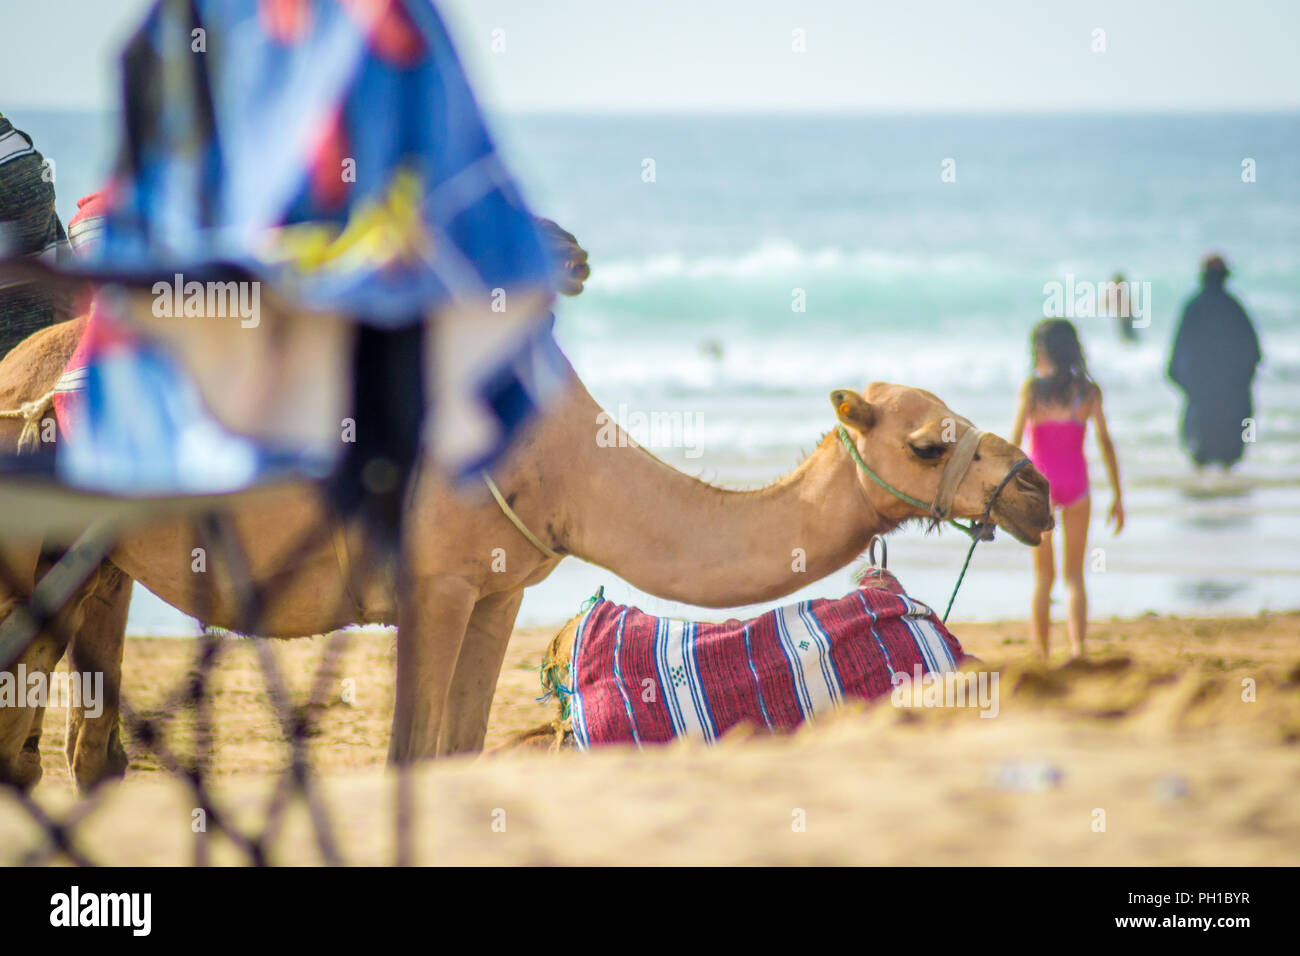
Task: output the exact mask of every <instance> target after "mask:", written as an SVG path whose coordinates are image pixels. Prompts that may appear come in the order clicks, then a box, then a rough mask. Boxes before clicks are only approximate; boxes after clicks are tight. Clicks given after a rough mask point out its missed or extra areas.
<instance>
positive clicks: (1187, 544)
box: [7, 110, 1300, 634]
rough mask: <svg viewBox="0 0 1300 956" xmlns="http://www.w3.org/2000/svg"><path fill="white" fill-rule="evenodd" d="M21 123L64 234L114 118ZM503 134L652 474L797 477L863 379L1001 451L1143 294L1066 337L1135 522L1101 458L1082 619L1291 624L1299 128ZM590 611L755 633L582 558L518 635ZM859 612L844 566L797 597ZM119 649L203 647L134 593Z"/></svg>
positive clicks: (1003, 559) (933, 573)
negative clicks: (1207, 319)
mask: <svg viewBox="0 0 1300 956" xmlns="http://www.w3.org/2000/svg"><path fill="white" fill-rule="evenodd" d="M7 115H9V116H10V117H11V119H12V120H13V121H14V123H15V124H16V125H18V126H19V127H20V128H23V129H25V130H27V131H28V132H29V133H31V134H32V135H33V136H34V137H35V138H36V141H37V145H38V147H39V148H40V149H42V151H43V152H45V154H46V155H47V156H50V157H52V158H54V160H55V162H56V174H57V178H56V187H57V190H58V201H59V209H60V212H61V213H62V215H63V216H64V217H65V219H66V218H67V217H68V216H70V215H71V214H72V213H73V211H74V210H75V200H76V197H77V196H79V195H81V194H83V193H85V192H89V191H91V190H92V189H94V188H96V186H97V184H98V183H99V182H101V181H102V178H103V176H104V174H105V172H106V171H107V169H108V168H109V166H110V160H111V150H110V144H111V141H112V133H111V130H112V120H111V117H108V116H103V115H97V114H96V115H83V114H69V113H47V112H32V111H28V112H24V111H21V110H19V111H15V112H13V113H9V114H7ZM494 129H495V131H496V133H497V136H498V140H499V142H500V145H501V148H502V152H503V154H504V156H505V158H506V161H507V163H508V165H509V166H510V167H511V169H512V170H514V172H515V173H516V175H517V176H518V178H519V179H520V181H521V183H522V184H523V187H524V191H525V195H526V196H527V198H528V200H529V202H530V204H531V205H532V206H533V208H534V210H535V211H536V212H537V213H538V214H540V215H545V216H548V217H550V218H553V219H555V220H556V221H558V222H559V223H560V224H561V225H563V226H564V227H565V228H567V229H569V230H570V231H571V232H573V233H574V234H575V235H577V237H578V238H579V240H580V241H581V242H582V244H583V246H584V247H585V248H586V249H587V250H588V251H589V252H590V255H591V266H592V277H591V280H590V281H589V283H588V285H587V288H586V291H585V292H584V293H583V294H582V295H581V296H579V297H577V298H575V299H565V300H562V301H561V302H560V303H559V305H558V307H557V309H556V312H557V337H558V339H559V341H560V344H561V345H562V347H563V348H564V350H565V351H566V353H567V354H568V356H569V358H570V359H571V360H572V362H573V364H574V366H575V368H576V369H577V371H578V373H579V375H580V376H581V377H582V379H583V381H584V382H585V383H586V384H587V386H588V388H589V389H590V390H591V391H592V393H593V394H594V395H595V397H596V398H597V400H599V401H600V402H601V403H602V404H604V405H605V407H606V408H608V409H610V410H611V411H615V410H618V409H620V407H621V408H622V409H624V410H625V411H626V412H627V413H629V414H631V413H634V412H642V413H652V412H659V413H672V412H681V413H683V414H684V415H686V416H688V417H687V418H685V419H684V421H689V422H691V423H692V424H693V426H694V427H693V429H692V430H691V433H690V434H689V435H682V434H678V435H675V436H668V437H669V438H670V439H672V440H671V441H670V442H668V444H667V445H665V446H663V447H656V446H655V445H654V444H653V443H652V444H651V450H652V451H653V452H655V453H656V454H658V455H659V456H660V457H662V458H663V459H664V460H666V461H668V462H669V463H670V464H672V465H674V466H675V467H678V468H680V469H681V470H683V471H686V472H688V473H691V474H694V475H697V476H699V477H701V478H704V479H705V480H708V481H711V482H714V483H716V484H719V485H723V486H726V487H736V488H743V487H755V486H759V485H762V484H766V483H768V482H770V481H772V480H774V479H775V478H777V477H778V476H780V475H781V474H783V473H785V472H786V471H788V470H790V469H791V468H792V467H793V466H794V465H795V464H796V463H797V462H798V460H799V459H800V458H801V457H802V455H803V454H804V453H806V452H807V451H809V450H811V448H812V447H813V446H814V445H815V443H816V441H817V440H818V438H819V436H820V435H821V434H823V433H824V432H825V431H826V430H827V429H828V428H829V427H831V425H832V423H833V419H832V411H831V408H830V403H829V401H828V399H827V393H828V392H829V391H830V390H831V389H833V388H838V387H854V388H861V387H863V386H864V385H866V384H867V383H868V382H871V381H875V380H884V381H893V382H901V383H905V384H909V385H916V386H921V387H923V388H927V389H930V390H931V391H933V392H935V393H936V394H938V395H939V396H940V397H941V398H943V399H944V400H945V401H946V402H947V403H948V405H949V406H950V407H952V408H953V409H954V410H955V411H957V412H959V413H960V414H963V415H965V416H967V417H969V418H970V419H972V420H973V421H975V422H976V423H977V424H979V425H980V426H981V427H983V428H986V429H988V430H992V431H995V432H997V433H999V434H1003V435H1005V434H1007V433H1008V432H1009V430H1010V428H1011V423H1012V417H1013V414H1014V411H1015V399H1016V392H1017V388H1018V386H1019V384H1020V383H1021V382H1022V381H1023V380H1024V378H1025V376H1026V375H1027V374H1028V372H1029V346H1028V338H1029V331H1030V329H1031V328H1032V326H1033V325H1034V323H1035V322H1037V321H1038V320H1039V319H1041V318H1042V317H1043V313H1044V303H1045V299H1046V294H1045V286H1047V285H1048V284H1049V283H1060V284H1062V285H1065V284H1067V283H1069V284H1077V283H1084V282H1105V281H1107V280H1109V279H1110V278H1111V277H1112V276H1113V275H1115V274H1116V273H1123V275H1124V276H1125V278H1126V279H1127V280H1128V281H1129V282H1131V283H1142V284H1143V285H1142V288H1143V289H1145V290H1149V301H1147V300H1144V306H1145V307H1146V308H1147V314H1146V316H1145V318H1144V320H1143V321H1144V322H1148V321H1149V325H1147V327H1146V328H1143V329H1141V330H1140V332H1139V339H1138V341H1137V342H1136V343H1133V344H1130V343H1126V342H1124V341H1123V340H1122V339H1121V338H1120V336H1119V334H1118V332H1117V326H1116V321H1115V320H1114V319H1112V318H1095V317H1086V316H1080V317H1077V318H1076V319H1075V325H1076V326H1077V327H1078V329H1079V332H1080V335H1081V337H1082V340H1083V343H1084V347H1085V350H1086V352H1087V355H1088V359H1089V363H1090V366H1091V369H1092V372H1093V374H1094V377H1095V378H1096V379H1097V381H1098V382H1099V383H1100V385H1101V387H1102V389H1103V392H1104V395H1105V407H1106V412H1107V417H1108V420H1109V422H1110V427H1111V433H1112V436H1113V438H1114V440H1115V443H1116V447H1117V450H1118V456H1119V462H1120V468H1121V473H1122V475H1123V481H1124V493H1125V504H1126V509H1127V512H1128V526H1127V527H1126V528H1125V530H1124V532H1123V534H1121V535H1119V536H1112V535H1111V534H1110V531H1109V529H1108V528H1106V527H1105V525H1104V523H1103V519H1104V516H1105V513H1106V511H1107V509H1108V508H1109V502H1110V495H1109V491H1108V489H1107V488H1106V476H1105V474H1104V470H1103V469H1102V467H1101V460H1100V455H1099V454H1098V453H1097V450H1096V446H1095V442H1094V440H1093V438H1092V437H1090V438H1089V443H1088V449H1089V453H1090V465H1091V472H1092V474H1091V477H1092V481H1093V486H1094V494H1093V501H1094V504H1093V526H1092V536H1091V538H1090V544H1089V548H1090V550H1092V549H1097V548H1099V549H1102V551H1103V554H1102V555H1101V558H1100V560H1093V561H1091V562H1090V563H1092V564H1093V565H1094V566H1096V567H1098V568H1100V567H1101V565H1102V564H1104V570H1095V571H1093V572H1091V573H1090V574H1089V577H1088V589H1089V598H1090V605H1091V613H1092V615H1093V616H1094V617H1109V616H1112V615H1124V616H1128V615H1139V614H1143V613H1147V612H1155V613H1158V614H1180V615H1229V614H1252V613H1255V612H1258V611H1261V610H1264V609H1273V610H1277V609H1290V608H1300V322H1298V321H1297V320H1298V319H1300V116H1297V115H1294V114H1287V115H1249V116H1226V115H1225V116H1217V115H1088V116H1069V117H1057V116H971V115H966V116H937V115H926V116H831V115H826V116H806V117H795V116H785V115H782V116H776V115H773V116H745V117H722V116H692V117H671V116H654V115H645V116H618V117H616V116H583V115H562V116H536V115H533V116H501V117H496V118H495V119H494ZM1247 180H1252V181H1247ZM1210 250H1216V251H1220V252H1222V253H1223V254H1224V255H1225V257H1226V258H1227V259H1228V262H1229V264H1230V266H1231V267H1232V270H1233V276H1232V279H1231V280H1230V283H1229V288H1230V289H1231V290H1232V291H1233V292H1234V293H1235V294H1236V295H1237V296H1238V297H1239V298H1240V299H1241V301H1242V303H1243V304H1244V305H1245V307H1246V309H1247V311H1248V312H1249V313H1250V315H1251V317H1252V319H1253V320H1254V322H1255V324H1256V327H1257V329H1258V331H1259V335H1260V339H1261V343H1262V348H1263V351H1264V355H1265V362H1264V365H1263V366H1262V368H1261V370H1260V373H1259V376H1258V378H1257V379H1256V386H1255V402H1256V406H1255V417H1256V441H1255V442H1254V443H1252V444H1251V445H1249V446H1248V448H1247V453H1246V458H1245V461H1244V462H1243V463H1242V465H1240V466H1239V467H1238V469H1236V470H1235V471H1234V472H1233V475H1232V477H1231V479H1230V480H1229V481H1227V482H1219V483H1217V484H1216V483H1208V482H1205V481H1203V480H1196V479H1194V478H1193V477H1192V472H1191V467H1190V464H1189V462H1188V460H1187V458H1186V456H1185V455H1184V454H1183V453H1182V451H1181V450H1180V448H1179V445H1178V437H1177V425H1178V420H1179V416H1180V397H1179V395H1178V393H1177V392H1176V391H1175V390H1174V388H1173V387H1172V386H1171V385H1170V384H1169V383H1168V381H1167V380H1166V379H1165V376H1164V367H1165V363H1166V361H1167V358H1168V352H1169V347H1170V343H1171V340H1172V336H1173V333H1174V329H1175V326H1176V323H1177V320H1178V316H1179V313H1180V311H1181V308H1182V304H1183V303H1184V301H1185V300H1186V299H1187V298H1188V297H1189V296H1190V295H1192V294H1193V293H1194V291H1195V290H1196V287H1197V266H1198V261H1199V259H1200V257H1201V256H1202V255H1203V254H1204V253H1206V252H1207V251H1210ZM796 302H801V304H802V305H803V310H802V311H796V310H795V309H794V308H793V307H792V306H793V305H794V304H795V303H796ZM651 437H652V438H654V437H655V436H651ZM660 437H662V436H660ZM1058 537H1059V536H1058ZM965 546H966V539H965V538H964V537H962V536H960V535H957V534H955V533H952V532H948V533H943V534H925V533H923V531H922V529H920V528H910V529H905V530H903V531H900V532H899V533H898V534H896V535H895V536H894V537H893V538H892V539H891V543H890V567H891V569H892V570H894V571H895V572H896V573H897V574H898V575H899V577H900V579H901V580H902V581H903V583H904V584H905V585H906V586H907V588H908V589H909V591H910V592H912V593H913V595H914V596H916V597H917V598H919V599H920V600H923V601H926V602H927V603H929V604H931V605H934V606H937V607H938V608H939V609H940V610H942V608H943V606H944V604H945V603H946V601H947V596H948V593H949V591H950V590H951V588H952V584H953V582H954V580H955V578H956V575H957V571H958V569H959V568H960V565H961V560H962V557H963V555H964V550H965ZM1058 546H1059V542H1058ZM1030 567H1031V552H1030V550H1029V549H1027V548H1025V547H1023V546H1022V545H1019V544H1018V543H1016V542H1015V541H1013V540H1011V539H1010V538H1008V537H1006V536H999V539H998V540H996V541H994V542H992V543H991V544H988V545H982V546H981V547H980V549H978V551H977V553H976V556H975V559H974V562H973V564H972V568H971V571H970V572H969V574H968V575H967V579H966V583H965V585H964V586H963V590H962V592H961V595H960V597H959V598H958V600H957V603H956V606H955V608H954V611H953V618H954V620H958V621H960V620H991V619H1002V618H1023V617H1025V616H1027V614H1028V611H1029V595H1030V587H1031V575H1030ZM601 585H604V586H605V589H606V594H607V595H608V596H609V597H611V598H613V599H614V600H618V601H623V602H627V603H634V604H638V605H639V606H641V607H643V608H645V609H646V610H648V611H651V612H652V613H657V614H673V615H685V616H694V617H699V618H701V619H709V620H716V619H720V618H724V617H727V616H743V615H746V614H750V613H756V611H757V609H755V608H746V609H736V610H734V611H718V610H713V609H696V608H690V607H685V606H682V605H677V604H674V603H672V602H667V601H662V600H659V599H656V598H652V597H650V596H649V595H645V594H641V593H640V592H637V591H635V590H634V589H633V588H631V587H630V586H629V585H627V584H626V583H625V582H622V581H620V580H619V579H617V578H616V577H615V576H614V575H613V574H611V573H610V572H608V571H605V570H603V569H600V568H595V567H592V566H589V565H586V564H583V563H582V562H580V561H576V560H570V561H566V562H564V564H563V565H561V567H560V568H559V570H557V571H556V572H555V573H554V574H553V575H552V576H551V577H550V578H549V579H548V580H547V581H545V582H543V583H542V584H540V585H538V586H536V587H534V588H532V589H530V590H529V592H528V594H527V596H526V598H525V600H524V605H523V609H522V611H521V614H520V622H521V623H522V624H529V625H550V624H557V623H559V622H561V621H562V620H564V619H565V618H567V617H568V616H570V615H571V614H572V613H575V612H576V610H577V609H578V607H579V605H580V604H581V602H582V601H583V600H584V599H585V598H586V597H587V596H588V595H590V594H591V593H592V592H593V591H595V589H596V588H597V587H598V586H601ZM849 587H851V581H850V578H849V573H848V570H847V569H846V570H844V571H841V572H839V573H837V574H835V575H833V576H831V577H830V578H827V579H825V580H822V581H816V582H810V583H809V585H808V587H806V588H805V589H803V591H801V592H799V595H798V596H799V597H813V596H828V597H833V596H839V595H840V594H842V593H844V592H845V591H846V590H848V588H849ZM1058 597H1063V594H1061V595H1058ZM1058 610H1059V606H1058ZM129 627H130V630H131V632H132V633H136V634H146V633H155V634H174V633H192V624H191V623H189V622H187V621H186V619H185V618H183V616H181V615H180V614H179V613H178V612H175V611H173V610H172V609H170V608H167V607H166V606H165V605H163V604H162V603H161V602H160V601H158V600H157V599H156V598H153V597H152V595H149V594H147V592H144V589H143V588H137V589H136V596H135V599H134V602H133V604H132V610H131V618H130V623H129Z"/></svg>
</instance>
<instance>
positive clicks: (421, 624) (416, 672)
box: [388, 575, 478, 764]
mask: <svg viewBox="0 0 1300 956" xmlns="http://www.w3.org/2000/svg"><path fill="white" fill-rule="evenodd" d="M401 591H402V593H401V594H400V596H399V602H400V603H399V608H398V617H397V699H396V703H395V705H394V708H393V732H392V736H391V738H390V739H389V742H388V762H389V763H390V764H407V763H413V762H414V761H416V760H419V759H421V758H424V757H433V756H436V755H437V752H438V731H439V727H440V726H441V724H442V719H443V714H444V712H445V710H446V707H447V700H448V696H449V694H450V692H451V682H452V676H453V675H454V673H455V671H456V660H457V659H458V658H459V657H460V649H461V646H462V644H463V642H464V639H465V628H466V627H467V626H468V625H469V619H470V615H471V614H473V612H474V605H475V603H476V602H477V600H478V592H477V590H476V589H475V588H474V587H473V585H471V584H470V583H469V582H468V581H466V580H465V579H464V578H457V577H451V576H448V575H430V576H427V577H423V578H422V579H417V582H416V585H415V586H414V587H411V586H407V587H403V588H402V589H401Z"/></svg>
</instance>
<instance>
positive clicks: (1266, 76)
mask: <svg viewBox="0 0 1300 956" xmlns="http://www.w3.org/2000/svg"><path fill="white" fill-rule="evenodd" d="M148 5H149V3H148V0H37V2H27V3H16V2H14V3H6V7H7V9H5V11H4V13H3V14H0V27H2V28H0V111H2V110H4V109H10V110H12V109H17V108H27V109H31V108H63V109H87V108H102V107H105V106H107V105H109V104H111V103H112V101H113V99H114V98H115V91H116V89H117V86H116V80H115V78H114V77H115V74H116V67H115V61H116V51H117V50H118V48H119V47H120V45H121V43H122V40H123V39H124V37H125V36H126V35H127V33H128V32H129V31H130V29H131V27H132V25H133V24H134V23H135V22H137V21H138V19H139V18H140V17H141V16H142V14H143V11H144V10H145V9H146V8H147V7H148ZM439 9H440V10H442V11H443V14H444V16H445V17H446V19H447V21H448V24H449V27H450V28H451V30H452V34H453V36H454V38H455V39H456V42H457V46H458V48H459V49H460V52H461V55H462V58H463V59H464V60H465V63H466V67H467V69H468V71H469V73H470V77H471V80H472V81H473V82H474V84H475V88H476V90H477V92H478V94H479V98H480V100H481V101H482V102H483V104H484V106H485V107H487V108H488V109H489V110H494V111H506V112H557V111H563V112H603V113H622V112H647V111H653V112H668V113H679V112H688V111H689V112H723V113H736V112H768V111H782V112H805V111H814V112H872V113H877V112H904V113H906V112H921V111H929V112H946V113H953V112H956V113H960V112H1049V113H1051V112H1084V111H1134V112H1145V111H1196V110H1208V111H1247V110H1297V109H1300V57H1298V56H1297V55H1296V51H1295V42H1296V37H1297V36H1300V2H1297V0H1231V2H1224V0H1097V2H1086V3H1084V2H1068V0H983V2H977V0H912V2H904V3H898V2H881V0H654V2H649V0H444V2H441V3H439ZM1098 30H1100V31H1104V33H1102V34H1098V33H1097V32H1096V31H1098ZM796 31H802V32H801V33H796ZM800 39H801V40H802V46H803V49H802V51H796V50H795V46H797V45H798V43H799V41H800ZM1099 41H1100V42H1101V43H1104V50H1094V47H1095V46H1098V44H1099ZM502 47H504V48H502Z"/></svg>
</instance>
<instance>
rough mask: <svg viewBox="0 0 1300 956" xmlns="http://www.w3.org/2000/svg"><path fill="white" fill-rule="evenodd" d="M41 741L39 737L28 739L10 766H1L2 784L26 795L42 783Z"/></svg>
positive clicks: (0, 777)
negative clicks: (15, 788)
mask: <svg viewBox="0 0 1300 956" xmlns="http://www.w3.org/2000/svg"><path fill="white" fill-rule="evenodd" d="M43 772H44V771H42V770H41V739H40V737H39V736H36V737H29V738H27V741H26V743H24V744H23V746H22V749H21V750H19V751H18V753H17V754H16V755H15V756H14V759H13V761H12V762H11V763H10V764H9V766H7V767H6V766H4V765H3V764H0V784H8V785H9V786H11V787H17V788H18V789H19V790H22V791H23V792H24V793H30V792H31V791H32V789H33V788H34V787H35V786H36V785H37V784H38V783H40V782H41V774H42V773H43Z"/></svg>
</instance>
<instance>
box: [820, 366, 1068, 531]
mask: <svg viewBox="0 0 1300 956" xmlns="http://www.w3.org/2000/svg"><path fill="white" fill-rule="evenodd" d="M831 403H832V405H834V407H835V413H836V415H837V416H838V417H839V420H840V424H841V425H843V426H844V427H845V428H846V429H847V431H848V434H849V436H850V438H851V439H852V441H853V442H854V444H855V446H856V447H857V450H858V454H859V455H860V456H861V458H862V461H863V462H865V463H866V464H867V465H868V466H869V467H870V468H871V470H872V471H874V472H875V473H876V475H878V476H879V477H880V478H881V479H882V480H884V481H885V482H887V483H888V484H890V485H892V486H893V487H894V488H895V489H897V490H898V491H900V492H903V493H904V494H906V495H909V496H911V497H912V498H915V499H917V500H918V501H921V502H925V503H927V504H928V503H929V502H933V501H934V500H935V497H936V496H937V495H938V493H939V490H940V481H941V478H942V476H943V474H944V471H945V466H946V465H947V464H948V462H949V461H950V460H951V459H952V458H953V457H954V451H955V450H956V448H957V446H958V443H959V442H960V441H961V438H962V436H963V435H964V434H965V433H966V432H968V431H969V430H970V429H971V428H972V427H974V426H972V425H971V423H970V421H969V420H968V419H965V418H963V417H962V416H961V415H958V414H957V413H955V412H953V411H952V410H951V409H949V408H948V406H947V405H945V404H944V403H943V402H942V401H940V400H939V399H938V398H937V397H935V396H934V395H932V394H930V393H929V392H927V391H924V390H922V389H919V388H909V387H908V386H906V385H889V384H886V383H884V382H873V383H872V384H870V385H868V386H867V388H866V390H865V391H864V392H862V393H858V392H855V391H853V390H852V389H836V390H835V391H833V392H831ZM836 435H837V433H836V432H832V434H831V436H830V437H831V439H832V440H835V441H836V442H837V443H838V439H837V438H836ZM972 440H973V436H972ZM1024 457H1025V454H1024V452H1022V451H1021V450H1020V449H1019V448H1017V447H1016V446H1015V445H1013V444H1011V443H1010V442H1009V441H1006V440H1005V439H1002V438H999V437H998V436H997V435H993V434H985V435H984V437H983V438H982V439H980V440H979V443H978V445H976V446H975V449H974V457H973V458H972V459H971V461H970V467H969V468H968V470H967V471H966V474H965V476H964V477H962V479H961V481H960V483H959V484H958V485H957V487H956V491H955V493H954V494H953V497H952V505H951V508H950V513H949V515H948V516H949V517H952V518H970V519H979V518H982V517H983V516H984V509H985V508H986V507H987V506H988V502H989V498H990V497H991V496H992V495H993V493H994V491H995V490H996V489H997V487H998V485H999V484H1000V483H1001V482H1002V480H1003V478H1005V477H1006V475H1007V473H1008V472H1009V471H1010V470H1011V469H1012V468H1013V467H1014V466H1015V465H1016V463H1017V462H1019V461H1020V460H1021V459H1022V458H1024ZM958 467H960V463H958ZM858 480H859V482H860V483H861V485H862V488H863V491H864V492H865V493H866V495H867V499H868V500H869V501H870V502H871V505H872V506H873V507H874V508H875V510H876V511H877V513H879V514H880V515H881V516H882V517H884V518H886V519H888V520H890V521H891V522H894V523H898V522H901V521H906V520H907V519H909V518H923V517H926V516H927V514H928V512H927V510H926V509H925V508H922V507H918V506H917V505H915V504H909V503H908V502H907V501H904V500H903V499H902V498H899V497H897V496H896V495H894V494H892V493H891V492H889V491H888V490H886V489H885V488H883V487H881V486H880V485H879V484H877V483H876V482H875V481H873V480H872V479H871V477H870V476H869V475H868V474H866V473H865V472H864V471H863V470H862V469H861V468H860V467H859V468H858ZM990 517H991V519H992V521H993V522H994V523H995V524H997V526H998V527H1000V528H1002V529H1004V530H1005V531H1006V532H1007V533H1008V534H1010V535H1011V536H1012V537H1014V538H1015V539H1016V540H1018V541H1022V542H1024V543H1025V544H1028V545H1033V546H1036V545H1037V544H1038V543H1039V542H1040V541H1041V540H1042V534H1043V532H1044V531H1049V530H1051V528H1052V525H1053V521H1052V510H1051V505H1050V503H1049V500H1048V488H1047V479H1046V478H1044V477H1043V476H1042V475H1041V474H1040V473H1039V472H1038V469H1036V468H1034V467H1033V466H1032V465H1026V466H1024V467H1022V468H1020V470H1019V471H1017V472H1016V474H1015V476H1014V477H1013V478H1012V479H1011V480H1010V481H1008V482H1007V484H1006V486H1005V487H1004V488H1003V489H1002V491H1001V492H1000V493H998V495H997V498H996V500H995V501H994V503H993V509H992V512H991V515H990Z"/></svg>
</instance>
